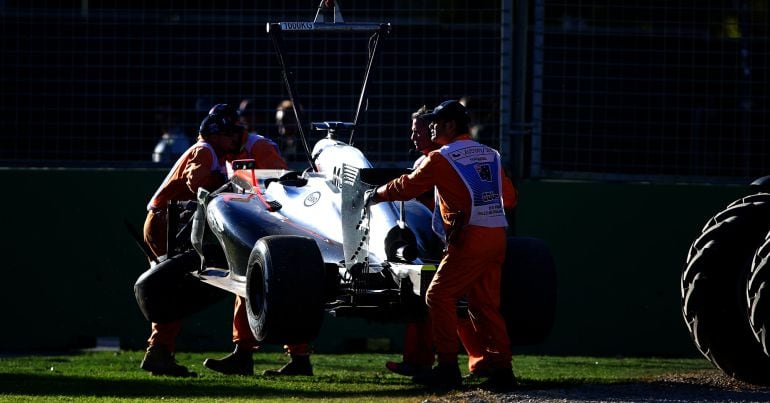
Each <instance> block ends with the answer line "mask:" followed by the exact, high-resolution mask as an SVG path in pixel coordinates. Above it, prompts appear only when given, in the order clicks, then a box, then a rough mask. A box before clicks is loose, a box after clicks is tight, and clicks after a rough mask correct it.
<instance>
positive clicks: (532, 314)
mask: <svg viewBox="0 0 770 403" xmlns="http://www.w3.org/2000/svg"><path fill="white" fill-rule="evenodd" d="M500 311H501V313H502V315H503V318H504V319H505V324H506V327H507V329H508V338H509V339H510V341H511V345H512V346H527V345H533V344H538V343H541V342H543V341H544V340H545V339H546V337H548V334H549V333H550V332H551V329H552V328H553V323H554V321H555V319H556V264H555V262H554V259H553V255H552V254H551V251H550V249H549V248H548V244H546V243H545V242H544V241H542V240H540V239H535V238H524V237H509V238H508V246H507V249H506V254H505V263H504V264H503V271H502V277H501V280H500Z"/></svg>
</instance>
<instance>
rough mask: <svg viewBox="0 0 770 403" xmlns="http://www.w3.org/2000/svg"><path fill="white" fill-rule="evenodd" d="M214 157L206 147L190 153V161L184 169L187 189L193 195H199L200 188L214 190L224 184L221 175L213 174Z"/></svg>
mask: <svg viewBox="0 0 770 403" xmlns="http://www.w3.org/2000/svg"><path fill="white" fill-rule="evenodd" d="M213 164H214V156H213V155H211V151H210V150H209V149H208V148H206V147H197V148H196V149H194V150H192V151H191V153H190V159H189V160H188V161H187V166H186V167H185V169H184V178H185V184H186V185H187V189H188V190H190V192H192V194H197V193H198V188H204V189H206V190H213V189H215V188H216V187H217V186H219V185H220V184H221V182H222V180H221V178H220V177H219V175H214V174H213V173H212V168H213V167H212V165H213Z"/></svg>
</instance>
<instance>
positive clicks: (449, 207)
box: [378, 135, 516, 369]
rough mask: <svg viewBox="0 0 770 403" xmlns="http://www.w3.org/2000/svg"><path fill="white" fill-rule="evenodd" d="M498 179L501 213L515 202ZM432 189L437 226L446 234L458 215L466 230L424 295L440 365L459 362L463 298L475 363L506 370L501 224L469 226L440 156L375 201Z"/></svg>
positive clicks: (467, 209)
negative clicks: (474, 346)
mask: <svg viewBox="0 0 770 403" xmlns="http://www.w3.org/2000/svg"><path fill="white" fill-rule="evenodd" d="M458 141H466V142H468V143H473V144H475V145H477V146H480V145H478V143H475V142H472V141H471V140H470V136H469V135H463V136H458V137H456V138H455V139H454V140H453V142H452V143H450V145H451V144H453V143H455V142H458ZM447 146H449V145H447ZM447 146H445V147H447ZM480 147H483V146H480ZM442 149H443V147H442ZM496 166H499V165H496ZM487 175H489V172H487ZM496 178H497V180H498V181H501V182H502V183H501V184H500V187H501V189H502V195H497V197H501V198H502V200H503V203H505V205H504V206H500V209H502V207H506V208H510V207H512V206H513V205H514V204H515V201H516V193H515V190H514V188H513V185H512V184H511V183H510V181H508V180H502V178H503V173H502V170H500V171H499V172H498V174H497V176H496ZM433 186H435V187H436V189H437V191H438V201H439V205H440V211H441V220H442V222H443V225H444V229H445V230H446V231H447V233H449V232H450V224H451V223H452V220H453V219H455V218H456V217H457V216H458V214H457V212H462V217H463V223H464V224H465V225H464V226H462V229H461V230H460V232H459V234H458V236H455V237H452V240H451V241H450V242H449V245H448V248H447V252H446V254H445V256H444V258H443V259H442V261H441V263H440V264H439V267H438V270H437V272H436V275H435V276H434V278H433V281H432V282H431V285H430V287H429V288H428V292H427V295H426V302H427V304H428V307H429V310H430V318H431V321H432V324H433V333H434V339H435V342H436V352H437V358H438V361H439V363H456V362H457V350H458V345H457V330H458V329H457V323H458V320H457V312H456V303H457V300H458V299H459V298H460V297H462V296H466V297H467V299H468V304H469V309H468V311H469V315H470V322H471V324H472V327H473V330H472V332H473V333H474V334H475V335H476V336H478V340H479V343H480V346H481V351H482V352H481V353H473V354H474V356H475V360H476V361H478V357H481V356H483V357H484V358H483V360H482V361H483V362H484V363H485V367H487V368H489V369H497V368H510V366H511V363H510V360H511V351H510V345H509V341H508V333H507V330H506V328H505V322H504V321H503V318H502V316H501V315H500V272H501V270H500V267H501V266H502V263H503V260H504V259H505V245H506V232H505V226H504V224H503V225H502V226H497V227H488V226H480V225H474V224H469V221H470V220H471V218H472V217H471V214H472V207H473V204H472V202H471V194H470V191H469V188H468V186H467V185H466V182H465V181H464V180H463V177H461V176H460V173H459V171H458V170H456V169H455V168H454V167H453V166H452V164H451V163H450V162H449V161H448V160H447V158H446V157H444V155H442V154H441V150H437V151H432V152H431V153H430V154H428V157H427V158H426V159H425V160H424V161H423V162H422V164H421V165H420V166H419V167H418V168H417V169H416V170H415V171H413V172H412V173H410V174H408V175H402V176H401V177H400V178H397V179H395V180H393V181H391V182H389V183H388V184H387V185H385V186H384V187H381V188H380V190H379V194H378V196H379V198H380V199H382V200H390V201H394V200H409V199H412V198H414V197H416V196H418V195H420V194H422V193H423V192H425V191H427V190H429V189H430V188H431V187H433ZM466 330H467V329H466ZM461 333H462V332H461ZM469 354H470V352H469ZM471 359H474V358H471ZM469 365H470V362H469ZM478 369H482V368H478ZM484 369H486V368H484Z"/></svg>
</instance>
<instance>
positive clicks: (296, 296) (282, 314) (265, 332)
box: [246, 235, 325, 344]
mask: <svg viewBox="0 0 770 403" xmlns="http://www.w3.org/2000/svg"><path fill="white" fill-rule="evenodd" d="M324 284H325V283H324V261H323V256H322V255H321V251H320V250H319V249H318V245H317V244H316V243H315V241H314V240H313V239H311V238H306V237H299V236H289V235H276V236H267V237H264V238H262V239H260V240H259V241H257V243H256V244H255V245H254V249H252V251H251V255H250V256H249V263H248V269H247V274H246V294H247V298H246V299H247V303H246V312H247V313H248V317H249V325H250V327H251V331H252V332H253V333H254V336H255V337H256V338H257V340H259V341H262V342H265V343H273V344H298V343H307V342H310V341H311V340H313V339H315V338H316V337H317V336H318V332H319V331H320V329H321V322H322V321H323V316H324Z"/></svg>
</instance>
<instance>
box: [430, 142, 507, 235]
mask: <svg viewBox="0 0 770 403" xmlns="http://www.w3.org/2000/svg"><path fill="white" fill-rule="evenodd" d="M439 152H440V153H441V155H442V156H443V157H444V158H446V160H447V161H449V165H451V166H452V168H454V169H455V171H457V174H458V175H460V178H462V180H463V183H465V186H466V187H467V188H468V192H469V193H470V196H471V211H470V216H469V217H468V224H470V225H476V226H479V227H506V226H507V225H508V222H507V220H506V219H505V212H504V211H503V196H502V195H503V182H502V180H501V178H500V172H501V165H500V154H499V153H498V152H497V151H495V150H494V149H492V148H490V147H487V146H485V145H483V144H479V143H477V142H475V141H472V140H459V141H455V142H452V143H449V144H447V145H445V146H443V147H441V148H440V149H439ZM436 206H437V207H438V204H437V205H436ZM436 213H438V208H437V209H436V210H435V211H434V220H433V221H434V229H435V226H436V224H439V223H442V220H441V218H440V217H438V220H437V219H436V217H435V215H436ZM437 221H438V222H437ZM441 229H442V230H443V225H442V228H441ZM437 232H438V231H437ZM442 232H443V231H442Z"/></svg>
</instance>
